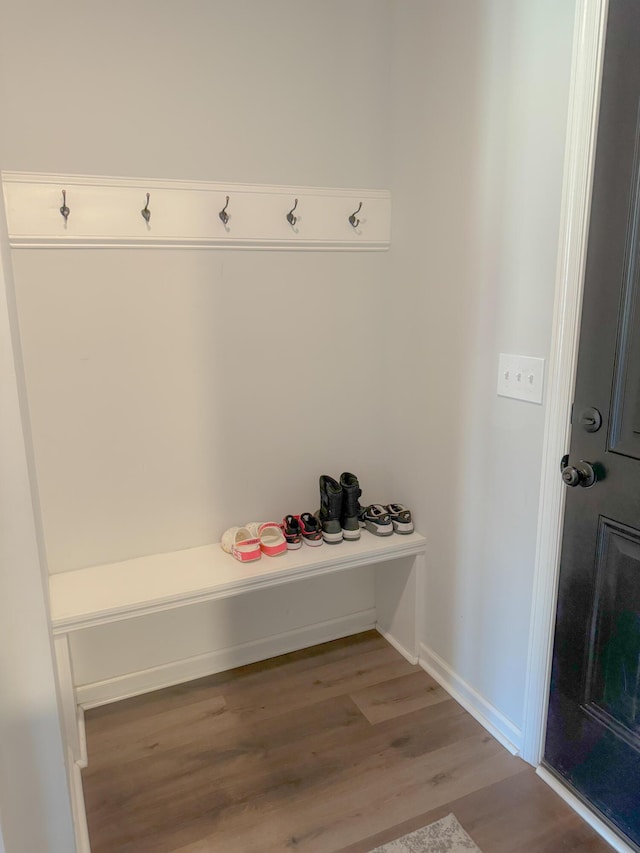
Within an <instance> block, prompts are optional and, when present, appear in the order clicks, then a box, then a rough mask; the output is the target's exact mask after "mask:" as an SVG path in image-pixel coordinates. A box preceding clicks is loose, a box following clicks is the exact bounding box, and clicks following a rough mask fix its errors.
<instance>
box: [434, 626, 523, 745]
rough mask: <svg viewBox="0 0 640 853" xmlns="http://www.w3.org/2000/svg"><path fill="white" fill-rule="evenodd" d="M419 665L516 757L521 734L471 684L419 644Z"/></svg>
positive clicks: (520, 742)
mask: <svg viewBox="0 0 640 853" xmlns="http://www.w3.org/2000/svg"><path fill="white" fill-rule="evenodd" d="M418 662H419V664H420V666H421V667H422V668H423V669H424V670H425V672H428V673H429V675H430V676H431V677H432V678H434V679H435V680H436V681H437V682H438V684H440V686H441V687H444V689H445V690H446V691H447V693H449V694H450V695H451V696H452V697H453V698H454V699H455V700H456V702H459V703H460V705H462V707H463V708H464V709H465V710H466V711H468V712H469V713H470V714H471V716H472V717H475V719H476V720H477V721H478V722H479V723H480V725H481V726H484V728H485V729H486V730H487V731H488V732H489V733H490V734H491V735H493V737H494V738H495V739H496V740H497V741H499V743H501V744H502V745H503V746H504V747H505V749H508V750H509V752H510V753H512V754H513V755H519V753H520V748H521V745H522V731H521V730H520V729H519V728H517V727H516V726H514V724H513V723H512V722H511V720H508V719H507V718H506V717H505V716H504V714H502V713H501V712H500V711H498V709H497V708H496V707H494V706H493V705H492V704H491V703H490V702H487V700H486V699H485V698H484V697H483V696H481V695H480V694H479V693H478V692H477V691H476V690H474V688H473V687H471V685H470V684H467V682H466V681H465V680H464V679H463V678H461V677H460V676H459V675H458V674H457V673H455V672H454V671H453V670H452V669H451V667H450V666H449V665H448V664H447V663H445V661H443V660H442V658H441V657H440V656H439V655H437V654H436V653H435V652H434V651H433V650H432V649H429V648H428V647H427V646H425V645H424V644H423V643H420V659H419V661H418Z"/></svg>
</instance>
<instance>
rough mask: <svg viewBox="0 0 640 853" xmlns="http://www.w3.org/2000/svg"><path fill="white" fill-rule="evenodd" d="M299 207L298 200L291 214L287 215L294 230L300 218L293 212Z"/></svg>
mask: <svg viewBox="0 0 640 853" xmlns="http://www.w3.org/2000/svg"><path fill="white" fill-rule="evenodd" d="M297 206H298V199H296V203H295V204H294V205H293V207H292V208H291V210H290V211H289V213H287V222H288V223H289V225H290V226H291V227H292V228H293V226H294V225H295V224H296V222H297V221H298V217H297V216H294V215H293V211H294V210H295V209H296V207H297Z"/></svg>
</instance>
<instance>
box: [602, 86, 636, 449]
mask: <svg viewBox="0 0 640 853" xmlns="http://www.w3.org/2000/svg"><path fill="white" fill-rule="evenodd" d="M633 161H634V162H633V168H632V179H631V186H632V188H633V189H632V196H631V201H630V204H629V212H628V219H627V224H626V227H625V232H626V247H625V262H624V270H623V292H622V301H621V306H620V307H621V310H620V328H619V332H618V344H617V349H616V361H615V376H614V394H613V400H612V404H611V419H610V423H611V429H610V437H609V448H608V449H609V450H611V451H612V452H614V453H621V454H623V455H626V456H631V457H633V458H634V459H640V305H639V304H638V297H639V295H638V283H639V281H640V101H638V104H637V105H636V120H635V153H634V158H633Z"/></svg>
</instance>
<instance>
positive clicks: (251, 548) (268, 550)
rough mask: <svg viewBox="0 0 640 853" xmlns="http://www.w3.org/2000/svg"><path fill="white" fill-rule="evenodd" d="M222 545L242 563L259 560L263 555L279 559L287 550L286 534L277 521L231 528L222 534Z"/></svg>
mask: <svg viewBox="0 0 640 853" xmlns="http://www.w3.org/2000/svg"><path fill="white" fill-rule="evenodd" d="M220 545H221V547H222V550H223V551H226V552H227V554H231V555H232V556H233V557H235V558H236V560H239V561H240V562H241V563H249V562H251V561H252V560H259V559H260V557H261V556H262V555H263V554H266V555H267V556H268V557H277V556H278V554H284V553H285V552H286V550H287V543H286V540H285V538H284V534H283V532H282V530H281V529H280V525H279V524H278V523H277V522H275V521H265V522H259V521H250V522H248V523H247V524H245V525H244V527H230V528H229V529H228V530H225V532H224V533H223V534H222V539H221V541H220Z"/></svg>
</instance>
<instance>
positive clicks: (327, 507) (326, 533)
mask: <svg viewBox="0 0 640 853" xmlns="http://www.w3.org/2000/svg"><path fill="white" fill-rule="evenodd" d="M341 513H342V486H341V485H340V483H338V481H337V480H334V479H333V477H329V476H328V475H327V474H323V475H322V476H321V477H320V509H319V510H318V512H317V513H316V517H317V519H318V521H319V522H320V524H321V525H322V538H323V539H324V541H325V542H329V543H330V544H335V543H337V542H342V525H341V523H340V516H341Z"/></svg>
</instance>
